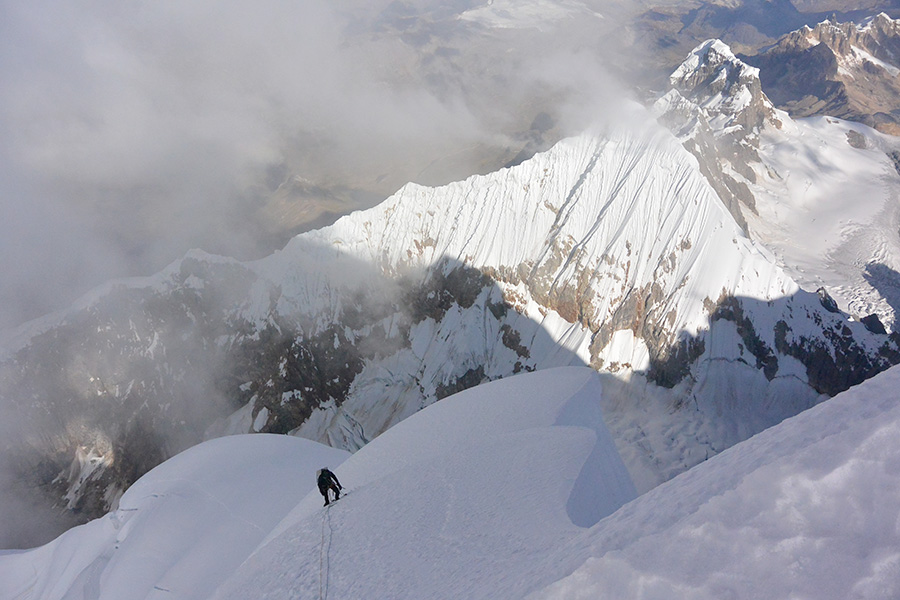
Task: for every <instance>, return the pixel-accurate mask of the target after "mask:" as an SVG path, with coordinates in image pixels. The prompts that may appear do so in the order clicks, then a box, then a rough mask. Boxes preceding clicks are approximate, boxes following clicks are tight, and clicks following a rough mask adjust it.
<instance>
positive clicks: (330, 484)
mask: <svg viewBox="0 0 900 600" xmlns="http://www.w3.org/2000/svg"><path fill="white" fill-rule="evenodd" d="M316 484H317V485H318V486H319V492H320V493H321V494H322V495H323V496H324V497H325V506H328V490H334V499H335V500H338V499H339V498H340V497H341V490H342V489H344V488H343V487H342V486H341V482H340V481H338V478H337V477H336V476H335V474H334V473H332V472H331V471H329V470H328V467H324V468H321V469H319V470H318V472H316Z"/></svg>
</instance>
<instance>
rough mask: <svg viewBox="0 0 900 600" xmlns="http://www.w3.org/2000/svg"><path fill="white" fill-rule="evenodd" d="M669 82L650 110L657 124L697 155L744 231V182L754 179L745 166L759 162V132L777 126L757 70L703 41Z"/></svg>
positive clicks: (747, 203) (748, 206) (748, 197)
mask: <svg viewBox="0 0 900 600" xmlns="http://www.w3.org/2000/svg"><path fill="white" fill-rule="evenodd" d="M669 83H670V85H671V89H670V90H669V92H668V93H667V94H666V95H665V96H663V97H662V98H661V99H660V100H658V101H657V102H656V104H655V106H654V110H655V112H656V113H657V115H658V118H659V120H660V122H661V123H663V124H664V125H665V126H666V127H668V128H669V129H670V130H671V131H672V132H673V133H675V135H676V136H677V137H678V138H679V139H680V140H681V141H682V143H683V144H684V146H685V148H687V149H688V151H690V152H691V154H693V155H694V156H695V157H697V160H698V161H699V163H700V169H701V172H702V173H703V174H704V176H706V178H707V179H708V180H709V182H710V185H712V186H713V188H714V189H715V190H716V192H717V193H718V195H719V197H720V198H721V199H722V201H723V202H724V203H725V205H726V207H728V210H729V212H730V213H731V214H732V216H733V217H734V219H735V220H736V221H737V222H738V224H739V225H741V227H742V228H744V229H745V230H746V219H745V217H744V214H743V211H744V210H750V211H755V199H754V197H753V194H752V192H751V191H750V189H749V187H748V185H747V184H748V183H753V182H754V181H755V180H756V174H755V173H754V171H753V168H752V167H751V166H750V165H751V163H754V162H759V156H758V150H759V135H760V132H761V131H762V130H763V128H765V127H774V128H780V127H781V122H780V121H779V119H778V116H777V114H776V112H775V107H774V106H773V105H772V103H771V102H770V101H769V99H768V98H767V97H766V95H765V94H764V93H763V91H762V85H761V83H760V74H759V70H758V69H756V68H754V67H751V66H749V65H747V64H746V63H744V62H743V61H741V60H740V59H738V58H737V57H736V56H735V55H734V54H733V53H732V52H731V49H730V48H728V46H727V45H725V44H724V43H722V42H721V41H719V40H708V41H706V42H704V43H703V44H701V45H699V46H697V48H695V49H694V51H693V52H692V53H691V54H690V56H689V57H688V58H687V59H686V60H685V61H684V62H683V63H682V64H681V66H679V67H678V69H676V70H675V72H674V73H673V74H672V76H671V77H670V79H669Z"/></svg>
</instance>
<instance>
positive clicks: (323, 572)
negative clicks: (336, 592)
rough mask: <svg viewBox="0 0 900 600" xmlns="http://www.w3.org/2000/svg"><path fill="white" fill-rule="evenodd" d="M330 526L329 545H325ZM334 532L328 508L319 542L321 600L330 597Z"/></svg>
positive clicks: (323, 519)
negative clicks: (329, 576) (329, 585)
mask: <svg viewBox="0 0 900 600" xmlns="http://www.w3.org/2000/svg"><path fill="white" fill-rule="evenodd" d="M326 524H327V525H328V544H327V545H326V544H325V525H326ZM332 534H333V530H332V529H331V515H330V511H329V510H328V509H327V508H326V509H325V514H324V515H322V539H321V540H320V541H319V600H325V599H326V598H327V597H328V567H329V560H328V559H329V555H330V554H331V537H332Z"/></svg>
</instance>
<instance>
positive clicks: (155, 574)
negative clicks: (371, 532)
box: [0, 434, 349, 600]
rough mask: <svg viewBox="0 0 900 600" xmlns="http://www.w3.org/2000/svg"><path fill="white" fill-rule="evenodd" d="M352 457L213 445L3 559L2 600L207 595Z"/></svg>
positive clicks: (279, 446)
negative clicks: (92, 515) (323, 474)
mask: <svg viewBox="0 0 900 600" xmlns="http://www.w3.org/2000/svg"><path fill="white" fill-rule="evenodd" d="M347 456H349V454H348V453H347V452H346V451H343V450H336V449H334V448H329V447H327V446H323V445H321V444H317V443H315V442H311V441H309V440H305V439H301V438H295V437H289V436H281V435H269V434H255V435H241V436H231V437H224V438H219V439H216V440H212V441H209V442H206V443H204V444H200V445H198V446H194V447H193V448H190V449H188V450H185V451H184V452H182V453H181V454H178V455H177V456H174V457H173V458H171V459H169V460H168V461H166V462H164V463H163V464H161V465H159V466H158V467H156V468H155V469H153V470H151V471H150V472H149V473H147V474H145V475H144V476H143V477H141V478H140V479H139V480H138V481H137V482H135V483H134V485H132V486H131V487H130V488H129V489H128V491H126V492H125V494H124V495H123V496H122V498H121V501H120V503H119V508H118V509H117V510H115V511H113V512H111V513H109V514H107V515H106V516H104V517H102V518H100V519H96V520H94V521H91V522H90V523H87V524H85V525H81V526H79V527H75V528H73V529H70V530H69V531H67V532H66V533H64V534H62V535H61V536H59V537H58V538H56V539H55V540H53V541H52V542H50V543H48V544H46V545H44V546H41V547H39V548H35V549H32V550H27V551H8V552H0V598H3V599H10V600H11V599H16V600H38V599H40V600H132V599H133V600H137V599H140V598H166V597H168V598H179V599H180V600H188V599H197V600H199V599H202V598H208V597H209V595H210V594H211V593H212V592H213V590H214V589H215V587H216V586H218V585H219V583H220V582H221V581H222V580H223V579H225V577H227V576H228V575H229V574H230V573H231V572H232V571H233V570H234V569H235V568H236V567H237V566H238V565H240V564H241V563H242V562H243V561H244V559H245V558H247V556H249V555H250V553H251V552H252V551H253V550H254V548H255V547H256V546H257V545H258V544H259V543H260V541H261V540H262V539H263V538H264V537H265V536H266V534H268V533H269V532H270V531H271V530H272V527H274V526H275V525H276V524H277V523H278V522H279V520H280V519H281V518H283V517H284V515H285V514H287V513H288V511H290V510H291V509H292V508H293V507H294V506H295V505H296V504H297V501H298V499H300V498H302V497H303V496H304V495H305V494H306V493H307V492H308V491H309V490H310V489H311V488H312V487H314V480H315V473H316V470H317V469H320V468H322V467H323V466H329V467H336V466H337V465H339V464H340V463H341V462H343V460H344V459H345V458H347Z"/></svg>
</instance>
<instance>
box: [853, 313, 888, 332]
mask: <svg viewBox="0 0 900 600" xmlns="http://www.w3.org/2000/svg"><path fill="white" fill-rule="evenodd" d="M859 321H860V323H862V324H863V325H865V326H866V329H868V330H869V331H871V332H872V333H877V334H880V335H887V330H886V329H885V328H884V324H883V323H882V322H881V319H879V318H878V315H876V314H871V315H867V316H865V317H863V318H862V319H860V320H859Z"/></svg>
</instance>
